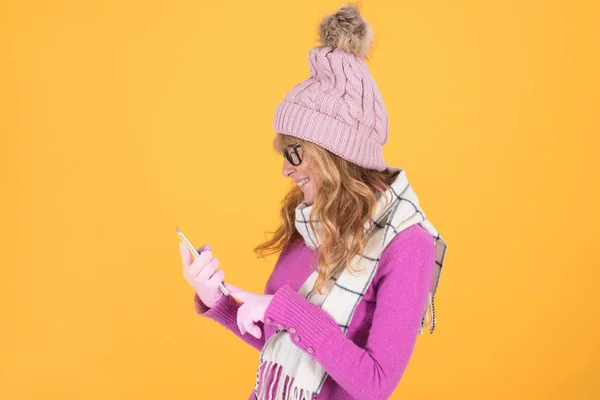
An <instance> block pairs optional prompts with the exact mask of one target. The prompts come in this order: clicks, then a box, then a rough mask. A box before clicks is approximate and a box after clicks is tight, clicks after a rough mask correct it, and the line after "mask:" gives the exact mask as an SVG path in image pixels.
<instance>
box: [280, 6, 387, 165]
mask: <svg viewBox="0 0 600 400" xmlns="http://www.w3.org/2000/svg"><path fill="white" fill-rule="evenodd" d="M319 31H320V39H321V40H320V41H321V45H320V46H317V47H314V48H313V49H311V50H310V52H309V54H308V61H309V67H310V77H309V78H308V79H306V80H304V81H302V82H300V83H298V84H297V85H295V86H294V87H293V88H292V89H291V90H290V91H289V92H288V93H287V94H286V95H285V98H284V100H283V101H282V102H280V103H279V104H278V105H277V108H276V110H275V118H274V121H273V128H274V129H275V131H276V132H277V133H284V134H287V135H291V136H295V137H298V138H300V139H304V140H307V141H310V142H313V143H316V144H317V145H319V146H321V147H323V148H325V149H327V150H329V151H331V152H332V153H334V154H336V155H338V156H339V157H341V158H343V159H345V160H348V161H350V162H352V163H354V164H357V165H360V166H361V167H364V168H367V169H375V170H378V171H383V170H384V169H385V168H386V163H385V161H384V159H383V155H382V149H383V145H384V144H385V143H386V142H387V140H388V116H387V111H386V109H385V105H384V104H383V100H382V98H381V94H380V93H379V89H378V88H377V85H376V84H375V81H374V80H373V77H372V76H371V73H370V71H369V68H368V67H367V64H366V63H365V61H364V60H363V58H364V57H365V55H366V53H367V51H368V50H369V49H370V47H371V44H372V37H373V32H372V29H371V27H370V25H369V24H368V23H367V21H366V20H365V19H364V18H362V16H361V15H360V11H359V8H358V6H357V5H356V4H352V3H349V4H345V5H343V6H342V7H341V8H340V9H339V10H338V11H337V12H335V13H334V14H330V15H327V16H325V18H323V20H322V21H321V24H320V26H319Z"/></svg>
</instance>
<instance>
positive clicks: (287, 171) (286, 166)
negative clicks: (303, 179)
mask: <svg viewBox="0 0 600 400" xmlns="http://www.w3.org/2000/svg"><path fill="white" fill-rule="evenodd" d="M295 170H296V167H295V166H293V165H292V164H290V162H289V161H288V160H287V159H286V158H285V157H283V167H282V168H281V172H282V173H283V176H285V177H286V178H287V177H288V176H290V175H291V174H292V173H293V172H294V171H295Z"/></svg>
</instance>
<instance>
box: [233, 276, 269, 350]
mask: <svg viewBox="0 0 600 400" xmlns="http://www.w3.org/2000/svg"><path fill="white" fill-rule="evenodd" d="M223 285H225V288H226V289H227V290H228V291H229V293H230V294H231V295H232V296H233V297H236V298H238V299H240V300H241V301H242V302H243V303H244V304H242V305H241V306H240V308H239V309H238V313H237V324H238V328H239V329H240V332H241V333H242V335H244V334H246V332H249V333H250V334H251V335H252V336H254V337H256V338H257V339H260V338H261V336H262V331H261V330H260V327H259V326H258V325H256V322H258V321H263V322H264V320H265V312H266V311H267V308H268V307H269V304H271V300H272V299H273V295H272V294H258V293H252V292H247V291H245V290H242V289H240V288H238V287H236V286H234V285H232V284H231V283H229V282H223Z"/></svg>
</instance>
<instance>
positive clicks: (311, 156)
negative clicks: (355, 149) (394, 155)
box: [254, 133, 398, 294]
mask: <svg viewBox="0 0 600 400" xmlns="http://www.w3.org/2000/svg"><path fill="white" fill-rule="evenodd" d="M294 143H301V144H302V151H303V162H304V161H308V162H309V163H310V164H309V168H310V169H311V170H312V171H318V172H317V173H316V174H313V176H314V175H317V177H318V181H319V182H318V185H315V187H316V195H315V200H314V204H313V209H312V212H313V218H314V219H317V220H318V221H320V223H321V227H322V231H321V242H320V246H319V251H318V253H319V257H318V259H317V265H316V270H317V271H318V274H319V276H318V278H317V280H316V282H315V285H314V288H313V289H314V290H315V291H316V292H317V293H320V294H321V289H322V288H323V286H324V285H325V283H326V282H327V280H328V279H329V278H330V277H332V276H333V275H335V274H336V273H337V272H338V271H339V270H342V269H344V268H349V269H350V270H351V272H352V271H355V270H354V269H353V268H352V266H351V264H350V261H351V260H352V257H354V256H355V255H356V254H360V255H361V256H362V255H363V254H364V253H363V251H364V246H365V242H366V241H367V240H368V238H369V237H364V232H363V230H364V225H365V224H366V222H367V221H368V219H369V218H371V217H372V216H373V214H374V212H375V210H376V205H377V200H378V199H379V197H380V196H381V195H382V194H383V193H384V191H385V190H387V189H388V188H389V186H390V185H391V183H392V182H393V181H394V179H395V178H396V176H397V175H398V172H390V171H388V170H387V169H386V170H384V171H381V172H380V171H376V170H370V169H366V168H363V167H360V166H358V165H356V164H353V163H351V162H348V161H346V160H344V159H342V158H340V157H338V156H337V155H335V154H333V153H332V152H330V151H329V150H327V149H325V148H323V147H321V146H318V145H316V144H314V143H312V142H309V141H305V140H302V139H299V138H296V137H293V136H290V135H285V134H280V133H278V134H276V136H275V139H274V140H273V148H274V149H275V151H276V152H277V153H279V154H283V151H284V149H285V148H286V147H288V146H290V145H292V144H294ZM303 200H304V193H303V192H302V189H300V188H299V187H298V186H297V185H294V186H293V187H292V188H291V189H290V191H289V192H288V193H287V194H286V195H285V197H284V198H283V200H282V206H281V210H280V217H281V225H280V226H279V227H278V228H277V230H276V231H275V232H269V233H273V236H272V238H271V239H269V240H267V241H265V242H263V243H261V244H259V245H258V246H256V247H255V248H254V252H255V253H257V254H258V256H259V258H260V257H265V256H268V255H271V254H274V253H278V252H280V251H281V250H282V249H283V248H284V247H285V246H286V245H287V244H288V243H290V242H295V241H297V240H304V239H303V238H302V236H301V235H300V233H298V231H297V230H296V226H295V218H296V213H295V209H296V207H297V206H298V205H299V204H300V203H301V202H302V201H303ZM388 204H389V203H388ZM310 225H311V229H314V226H313V224H312V223H311V224H310ZM350 238H352V239H350Z"/></svg>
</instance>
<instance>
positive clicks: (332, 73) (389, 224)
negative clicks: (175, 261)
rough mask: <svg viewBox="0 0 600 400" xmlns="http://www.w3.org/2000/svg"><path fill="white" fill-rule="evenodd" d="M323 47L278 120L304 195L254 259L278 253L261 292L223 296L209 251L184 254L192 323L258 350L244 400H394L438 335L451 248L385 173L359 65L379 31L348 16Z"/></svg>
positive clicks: (345, 9) (408, 191)
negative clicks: (430, 337) (418, 355)
mask: <svg viewBox="0 0 600 400" xmlns="http://www.w3.org/2000/svg"><path fill="white" fill-rule="evenodd" d="M320 36H321V43H322V45H321V46H318V47H315V48H313V49H312V50H311V51H310V53H309V64H310V71H311V76H310V78H308V79H307V80H305V81H303V82H301V83H299V84H297V85H296V86H294V87H293V88H292V90H291V91H290V92H288V93H287V95H286V97H285V99H284V100H283V101H282V102H281V103H280V104H279V105H278V106H277V109H276V112H275V119H274V124H273V126H274V129H275V131H276V132H277V134H276V136H275V140H274V143H273V144H274V148H275V150H276V151H277V152H278V153H279V154H282V155H283V156H284V160H283V170H282V172H283V175H284V176H285V177H289V178H292V179H293V180H294V182H295V184H296V187H294V188H293V189H291V191H290V192H289V193H288V194H287V196H286V197H285V199H284V201H283V206H282V209H281V220H282V225H281V226H280V227H279V228H278V230H277V231H276V232H275V234H274V236H273V237H272V239H271V240H269V241H267V242H265V243H263V244H261V245H259V246H257V247H256V248H255V251H256V252H257V253H258V254H259V255H260V256H265V255H269V254H273V253H277V252H279V251H281V254H280V256H279V258H278V260H277V263H276V265H275V268H274V270H273V272H272V274H271V276H270V278H269V280H268V282H267V284H266V286H265V290H264V293H262V294H257V293H251V292H247V291H244V290H242V289H239V288H237V287H236V286H234V285H232V284H230V283H228V282H224V285H225V287H226V288H227V289H228V290H229V292H230V294H231V296H225V295H223V293H221V292H220V290H219V289H218V286H219V284H220V283H221V282H223V278H224V272H223V270H217V268H218V265H219V263H218V259H217V258H213V257H212V252H211V248H210V245H206V246H203V247H201V248H200V249H199V251H200V252H202V254H201V256H200V257H199V258H198V259H196V260H194V261H193V262H192V258H191V255H190V253H189V251H188V250H187V249H186V247H185V244H183V243H180V250H181V254H182V260H183V266H184V275H185V277H186V279H187V280H188V282H189V283H190V285H191V286H192V287H193V288H194V290H195V294H194V300H195V308H196V312H197V313H198V314H199V315H202V316H204V317H207V318H211V319H213V320H214V321H217V322H218V323H220V324H221V325H223V326H224V327H226V328H227V329H229V330H231V331H232V332H233V333H235V334H236V335H237V336H238V337H240V338H241V339H242V340H244V341H245V342H246V343H248V344H250V345H252V346H253V347H255V348H256V349H258V350H260V351H261V355H260V364H259V366H258V371H257V379H256V385H255V388H254V390H253V392H252V393H251V395H250V399H387V398H388V397H389V396H390V395H391V394H392V392H393V391H394V389H395V387H396V386H397V384H398V383H399V381H400V378H401V377H402V375H403V373H404V371H405V369H406V366H407V364H408V361H409V358H410V356H411V354H412V351H413V347H414V344H415V341H416V338H417V335H418V333H421V332H422V328H423V327H425V326H429V327H430V330H431V331H433V328H434V327H435V315H434V314H433V295H434V294H435V290H436V288H437V283H438V280H439V273H440V271H441V267H442V263H443V258H444V254H445V249H446V244H445V243H444V241H443V240H442V238H441V236H440V235H439V234H438V232H437V230H436V229H435V228H434V227H433V225H432V224H431V223H430V222H429V221H428V220H427V219H426V218H425V214H424V212H423V211H422V210H421V208H420V207H419V201H418V198H417V196H416V194H415V193H414V191H413V190H412V188H411V186H410V184H409V183H408V180H407V177H406V173H405V171H404V170H402V169H400V168H396V167H391V166H386V163H385V161H384V160H383V157H382V146H383V145H384V144H385V143H386V142H387V138H388V118H387V112H386V109H385V106H384V104H383V101H382V99H381V95H380V93H379V90H378V89H377V85H376V84H375V82H374V81H373V78H372V77H371V75H370V73H369V70H368V68H367V66H366V64H365V63H364V61H363V58H364V56H365V54H366V52H367V50H368V49H369V48H370V46H371V39H372V31H371V28H370V27H369V25H368V24H367V22H366V21H365V20H364V19H363V18H362V17H361V15H360V13H359V9H358V7H357V6H356V5H354V4H347V5H344V6H342V7H341V8H340V9H339V10H338V11H337V12H336V13H334V14H332V15H328V16H326V17H325V18H324V19H323V21H322V22H321V25H320ZM233 297H236V298H238V299H239V300H241V301H242V304H240V303H239V302H238V301H236V300H235V299H234V298H233Z"/></svg>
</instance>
